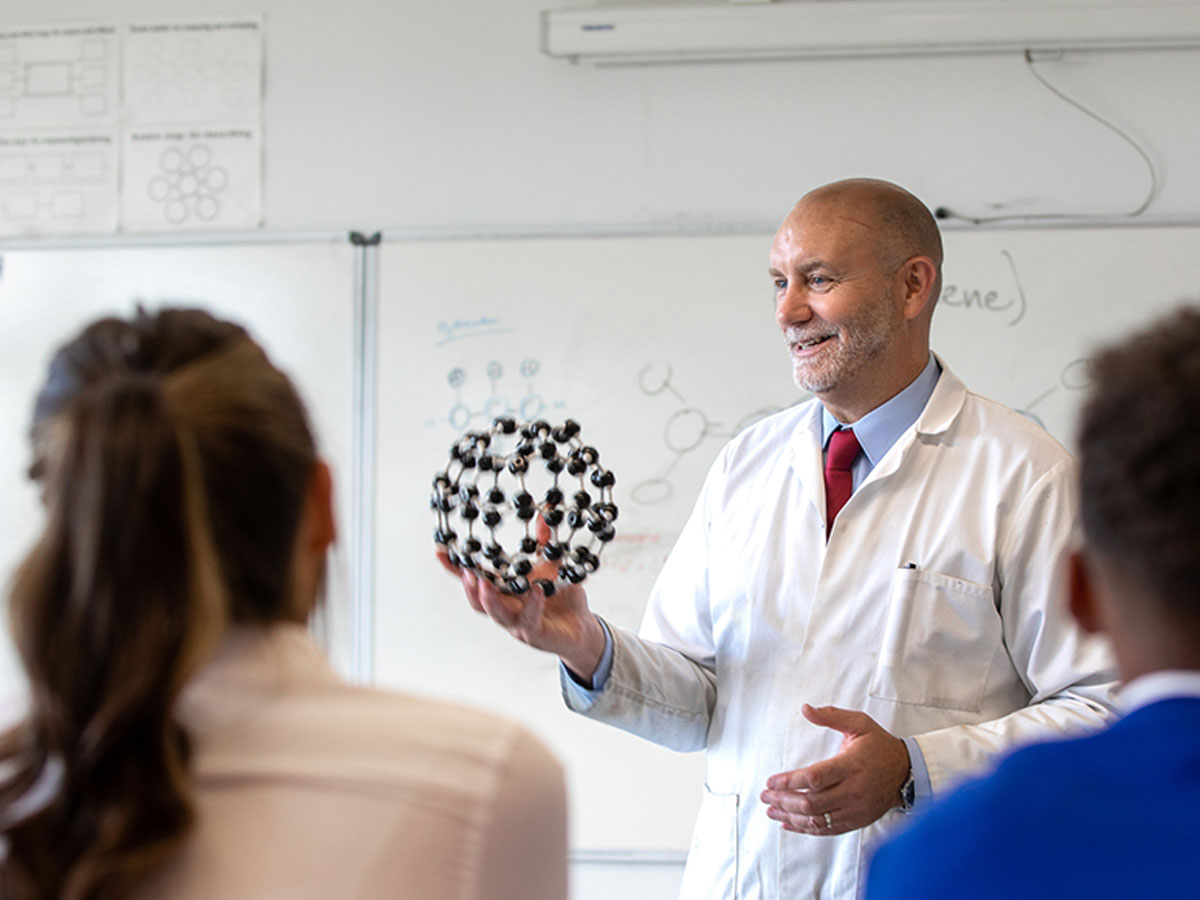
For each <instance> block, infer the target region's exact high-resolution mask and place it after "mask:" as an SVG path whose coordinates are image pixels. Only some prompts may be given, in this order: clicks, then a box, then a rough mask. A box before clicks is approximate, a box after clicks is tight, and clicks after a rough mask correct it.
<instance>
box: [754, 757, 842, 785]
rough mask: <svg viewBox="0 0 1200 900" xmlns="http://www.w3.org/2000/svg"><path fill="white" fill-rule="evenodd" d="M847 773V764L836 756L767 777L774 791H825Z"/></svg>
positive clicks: (839, 781) (840, 780) (768, 783)
mask: <svg viewBox="0 0 1200 900" xmlns="http://www.w3.org/2000/svg"><path fill="white" fill-rule="evenodd" d="M846 775H847V771H846V766H845V764H844V763H843V762H842V761H841V760H840V759H839V758H838V757H836V756H831V757H830V758H829V759H823V760H821V762H819V763H813V764H812V765H811V766H806V767H804V768H803V769H793V770H792V771H790V772H780V773H779V774H778V775H772V776H771V777H770V778H768V779H767V788H768V789H769V790H772V791H825V790H828V789H829V788H831V787H833V786H834V785H837V784H840V783H841V782H842V781H843V780H845V778H846Z"/></svg>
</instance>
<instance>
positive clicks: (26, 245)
mask: <svg viewBox="0 0 1200 900" xmlns="http://www.w3.org/2000/svg"><path fill="white" fill-rule="evenodd" d="M349 240H350V230H349V229H347V230H345V231H225V232H215V233H208V232H193V233H189V234H97V235H71V236H65V235H64V236H57V237H42V238H34V237H28V238H0V253H4V252H6V251H9V250H89V249H92V248H95V249H107V248H114V247H115V248H123V247H195V246H199V247H225V246H230V245H238V244H323V243H329V244H334V243H339V242H342V241H349Z"/></svg>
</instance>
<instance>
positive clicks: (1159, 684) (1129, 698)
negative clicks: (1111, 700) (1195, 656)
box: [1118, 669, 1200, 712]
mask: <svg viewBox="0 0 1200 900" xmlns="http://www.w3.org/2000/svg"><path fill="white" fill-rule="evenodd" d="M1171 697H1197V698H1200V671H1197V670H1195V669H1189V670H1184V669H1164V670H1163V671H1161V672H1148V673H1146V674H1145V675H1142V676H1140V677H1138V678H1135V679H1133V681H1131V682H1129V683H1128V684H1127V685H1125V686H1124V687H1123V688H1121V693H1120V695H1119V698H1118V702H1119V703H1120V706H1121V708H1122V709H1123V710H1125V712H1132V711H1133V710H1135V709H1138V708H1140V707H1143V706H1149V705H1150V704H1151V703H1156V702H1158V701H1159V700H1166V699H1168V698H1171Z"/></svg>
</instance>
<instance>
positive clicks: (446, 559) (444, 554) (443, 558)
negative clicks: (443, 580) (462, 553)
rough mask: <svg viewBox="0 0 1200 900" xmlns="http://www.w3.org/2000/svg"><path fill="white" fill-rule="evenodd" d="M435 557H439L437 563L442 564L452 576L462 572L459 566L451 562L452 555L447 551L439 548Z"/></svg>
mask: <svg viewBox="0 0 1200 900" xmlns="http://www.w3.org/2000/svg"><path fill="white" fill-rule="evenodd" d="M434 555H435V556H436V557H437V561H438V562H440V563H441V564H442V568H443V569H445V570H446V571H447V572H449V573H450V574H451V575H457V574H458V573H459V572H461V571H462V570H461V569H460V568H459V567H458V566H456V565H454V563H452V562H450V553H449V552H448V551H447V550H445V549H443V548H440V547H439V548H438V550H437V552H436V553H435V554H434Z"/></svg>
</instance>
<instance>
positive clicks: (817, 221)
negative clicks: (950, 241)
mask: <svg viewBox="0 0 1200 900" xmlns="http://www.w3.org/2000/svg"><path fill="white" fill-rule="evenodd" d="M941 266H942V241H941V235H940V234H939V233H938V229H937V224H936V223H935V222H934V219H933V216H932V215H931V214H930V213H929V210H928V209H926V207H925V206H924V204H922V203H921V201H920V200H918V199H917V198H916V197H914V196H913V195H912V194H910V193H909V192H908V191H906V190H904V189H903V188H900V187H897V186H896V185H894V184H890V183H888V182H886V181H875V180H872V179H852V180H849V181H838V182H835V183H833V184H829V185H825V186H824V187H820V188H817V189H816V190H814V191H811V192H810V193H808V194H806V195H805V196H804V197H802V198H801V199H800V202H799V203H797V204H796V206H795V208H794V209H793V210H792V211H791V213H790V214H789V215H788V217H787V218H786V219H785V220H784V221H783V224H782V225H780V227H779V231H778V232H777V233H776V235H775V242H774V244H773V245H772V247H771V269H770V272H771V278H772V279H773V280H774V282H775V286H776V310H775V314H776V319H777V320H778V322H779V326H780V328H781V329H782V330H783V333H784V337H785V339H786V340H787V343H788V347H789V349H790V351H791V354H792V364H793V368H794V374H795V378H796V383H797V384H798V385H799V386H800V387H801V388H803V389H805V390H809V391H812V392H813V393H815V394H817V395H818V396H819V397H820V398H821V400H822V402H823V403H825V405H826V406H827V407H828V408H829V409H830V411H831V412H833V413H834V415H836V416H837V417H838V418H839V419H841V420H842V421H843V422H853V421H856V420H857V419H858V418H861V417H862V416H863V415H864V414H866V413H867V412H869V411H870V410H872V409H874V408H875V407H876V406H878V405H879V404H880V403H883V402H884V401H886V400H888V399H889V398H890V397H892V396H894V395H895V394H896V393H898V392H899V391H900V390H902V389H903V388H904V387H905V386H906V385H908V384H909V382H911V381H912V380H913V379H914V378H915V377H916V376H917V375H918V374H919V373H920V371H921V369H922V368H923V367H924V365H925V362H926V360H927V359H928V356H929V322H930V318H931V317H932V315H933V307H934V304H935V303H936V301H937V297H938V293H939V292H940V288H941Z"/></svg>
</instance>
